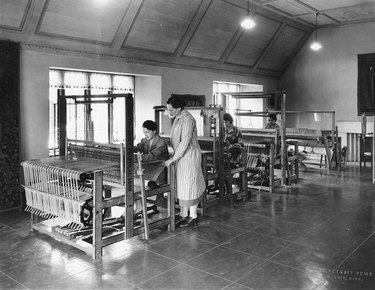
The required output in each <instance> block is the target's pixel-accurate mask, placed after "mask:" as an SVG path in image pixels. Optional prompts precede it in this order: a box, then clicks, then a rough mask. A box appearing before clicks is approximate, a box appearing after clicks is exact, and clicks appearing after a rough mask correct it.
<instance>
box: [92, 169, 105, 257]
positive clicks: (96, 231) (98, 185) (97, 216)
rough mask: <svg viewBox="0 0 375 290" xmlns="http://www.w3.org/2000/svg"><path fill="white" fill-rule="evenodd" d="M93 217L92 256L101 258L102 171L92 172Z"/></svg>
mask: <svg viewBox="0 0 375 290" xmlns="http://www.w3.org/2000/svg"><path fill="white" fill-rule="evenodd" d="M93 193H94V194H93V196H94V208H93V213H94V219H93V237H92V244H93V258H94V259H95V260H97V259H101V258H102V254H103V214H102V212H103V205H102V198H103V171H95V172H94V192H93Z"/></svg>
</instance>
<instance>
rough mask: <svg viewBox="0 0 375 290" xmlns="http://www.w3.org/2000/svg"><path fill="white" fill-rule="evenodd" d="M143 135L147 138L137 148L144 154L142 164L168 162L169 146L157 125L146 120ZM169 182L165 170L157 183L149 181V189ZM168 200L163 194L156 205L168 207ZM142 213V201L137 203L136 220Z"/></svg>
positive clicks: (157, 198) (136, 149) (159, 196)
mask: <svg viewBox="0 0 375 290" xmlns="http://www.w3.org/2000/svg"><path fill="white" fill-rule="evenodd" d="M142 127H143V134H144V135H145V138H142V140H141V142H140V143H138V144H137V146H135V148H134V150H135V151H136V152H141V153H142V162H150V161H154V160H168V159H169V153H168V145H167V141H165V140H164V139H162V138H161V137H160V136H159V135H158V134H157V133H156V130H157V125H156V123H155V122H154V121H151V120H146V121H144V122H143V124H142ZM166 181H167V169H166V168H165V169H164V170H163V171H162V173H161V174H160V175H159V177H158V178H157V179H156V181H149V187H156V186H158V185H161V184H165V183H166ZM166 203H167V202H166V200H165V198H164V197H163V194H162V193H161V194H159V195H158V196H157V197H156V204H157V205H160V206H164V207H166ZM141 211H142V204H141V201H140V200H137V201H136V205H135V212H136V218H138V217H139V214H140V212H141Z"/></svg>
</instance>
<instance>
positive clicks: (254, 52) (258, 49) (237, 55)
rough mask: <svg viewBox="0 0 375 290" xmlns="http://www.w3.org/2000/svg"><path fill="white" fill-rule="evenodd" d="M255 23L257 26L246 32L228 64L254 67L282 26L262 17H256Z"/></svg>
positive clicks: (228, 59) (230, 56) (229, 58)
mask: <svg viewBox="0 0 375 290" xmlns="http://www.w3.org/2000/svg"><path fill="white" fill-rule="evenodd" d="M254 21H255V23H256V26H255V27H254V28H253V29H250V30H244V32H243V33H242V35H241V38H240V39H239V41H238V42H237V44H236V46H235V47H234V49H233V50H232V52H231V54H230V55H229V57H228V58H227V61H226V62H227V63H232V64H239V65H248V66H253V65H254V63H255V62H256V60H257V59H258V58H259V57H260V55H261V54H262V52H263V51H264V48H265V47H266V46H267V45H268V43H269V42H270V40H271V39H272V37H273V36H274V34H275V32H276V31H277V29H278V27H279V26H280V25H281V23H280V22H278V21H274V20H272V19H269V18H266V17H263V16H261V15H254Z"/></svg>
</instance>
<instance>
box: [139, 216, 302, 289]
mask: <svg viewBox="0 0 375 290" xmlns="http://www.w3.org/2000/svg"><path fill="white" fill-rule="evenodd" d="M267 222H268V221H267ZM267 222H264V223H262V224H265V223H267ZM225 226H228V227H233V228H237V229H242V230H243V228H239V227H236V226H233V225H227V224H225ZM258 226H259V225H258ZM190 230H192V229H190ZM185 233H188V231H185ZM246 233H255V234H257V235H262V236H265V237H270V238H274V239H279V240H283V241H287V242H291V243H293V242H292V241H290V240H285V239H281V238H275V237H272V236H268V235H264V234H259V233H256V232H254V231H252V230H245V231H244V232H243V233H241V234H239V235H237V236H233V237H232V238H231V239H230V240H227V241H225V242H223V243H221V244H215V245H216V246H215V247H213V248H211V249H209V250H207V251H205V252H202V253H201V254H199V255H197V256H194V257H192V258H190V259H188V260H186V261H185V262H180V261H176V262H177V263H179V264H184V265H186V266H188V267H191V268H194V269H196V270H198V271H202V272H205V273H207V274H209V275H213V276H216V277H218V278H220V279H224V280H226V281H228V282H230V283H231V284H230V285H228V286H226V287H225V288H223V289H226V288H228V287H230V286H231V285H233V284H239V285H241V286H243V287H245V288H246V289H252V288H249V287H247V286H246V285H243V284H241V283H239V282H238V281H239V280H241V279H242V278H243V277H245V276H246V275H248V274H249V273H251V272H252V271H253V270H255V269H256V268H258V267H259V266H260V265H262V264H264V263H266V262H267V261H271V258H272V257H273V256H272V257H271V258H270V259H265V258H263V257H260V256H256V255H251V256H254V257H257V258H259V259H261V260H264V261H263V262H262V263H260V264H259V265H258V266H256V267H255V268H254V269H252V270H250V271H248V272H247V273H245V274H244V275H242V276H240V277H239V278H238V279H236V280H235V281H232V280H228V279H225V278H223V277H221V276H218V275H215V274H214V273H211V272H207V271H204V270H202V269H200V268H196V267H194V266H191V265H190V264H189V261H191V260H193V259H196V258H197V257H199V256H202V255H204V254H206V253H207V252H209V251H212V250H213V249H215V248H218V247H224V248H227V249H230V250H232V251H236V252H239V253H241V254H245V255H250V254H249V253H246V252H244V251H241V250H237V249H232V248H229V247H225V243H228V242H229V241H231V240H234V239H236V238H238V237H240V236H242V235H244V234H246ZM180 234H183V233H180ZM197 239H198V240H201V241H204V242H208V241H207V240H204V239H200V238H197ZM282 250H283V249H282ZM282 250H281V251H282ZM149 251H151V250H149ZM281 251H280V252H281ZM151 252H153V251H151ZM153 253H155V254H158V255H160V256H163V257H165V256H164V255H161V254H160V253H157V252H153ZM278 253H279V252H277V253H276V254H275V255H277V254H278ZM166 258H169V257H166ZM169 259H171V258H169ZM271 262H273V261H271ZM277 264H279V263H277ZM281 265H282V266H286V265H283V264H281ZM178 266H179V265H176V266H175V267H178ZM175 267H174V268H175ZM286 267H288V268H292V267H290V266H286ZM293 269H295V268H293ZM170 270H172V269H169V270H167V271H165V272H168V271H170ZM295 270H298V271H301V270H300V269H295ZM165 272H164V273H165ZM164 273H160V274H158V275H156V276H154V277H151V278H149V279H147V280H146V281H143V282H142V283H144V282H147V281H149V280H152V279H154V278H156V277H158V276H161V275H163V274H164ZM138 287H139V286H138ZM141 289H142V288H141Z"/></svg>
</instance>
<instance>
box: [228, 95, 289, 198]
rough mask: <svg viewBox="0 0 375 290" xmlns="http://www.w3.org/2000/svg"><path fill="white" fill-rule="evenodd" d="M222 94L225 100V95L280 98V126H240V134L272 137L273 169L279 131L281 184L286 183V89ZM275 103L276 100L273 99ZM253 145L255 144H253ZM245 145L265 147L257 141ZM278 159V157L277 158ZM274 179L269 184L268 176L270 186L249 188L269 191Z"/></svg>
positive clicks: (245, 97) (240, 114)
mask: <svg viewBox="0 0 375 290" xmlns="http://www.w3.org/2000/svg"><path fill="white" fill-rule="evenodd" d="M221 95H223V100H225V99H226V98H225V97H226V96H229V95H231V96H232V97H233V98H236V99H252V98H254V99H271V98H275V99H276V98H281V102H280V105H281V111H280V112H281V118H280V128H279V129H278V130H276V129H255V128H254V129H250V128H241V131H242V134H243V136H244V140H245V137H246V136H248V137H264V138H265V139H273V140H274V141H273V142H272V143H273V146H270V149H269V150H270V153H269V154H270V155H271V154H272V147H273V154H272V155H273V156H274V158H272V164H270V169H272V171H274V170H273V169H274V168H275V161H276V154H277V153H276V152H277V147H278V140H279V138H278V134H279V133H280V142H281V148H280V163H281V185H286V166H287V160H286V158H287V153H286V150H287V148H286V142H285V141H286V140H285V105H286V91H265V92H223V93H221ZM275 103H276V100H275ZM268 113H269V111H266V112H241V113H238V115H239V116H266V114H268ZM253 145H255V146H253ZM245 146H250V147H251V146H253V147H258V148H259V147H262V148H266V146H264V147H263V146H259V142H257V143H252V142H246V143H245ZM277 159H278V158H277ZM270 163H271V157H270ZM273 174H274V172H271V170H270V176H271V175H273ZM274 186H275V184H274V179H273V177H272V184H271V178H270V186H269V187H262V186H261V187H259V186H250V188H254V189H261V190H268V191H270V192H273V191H274Z"/></svg>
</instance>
